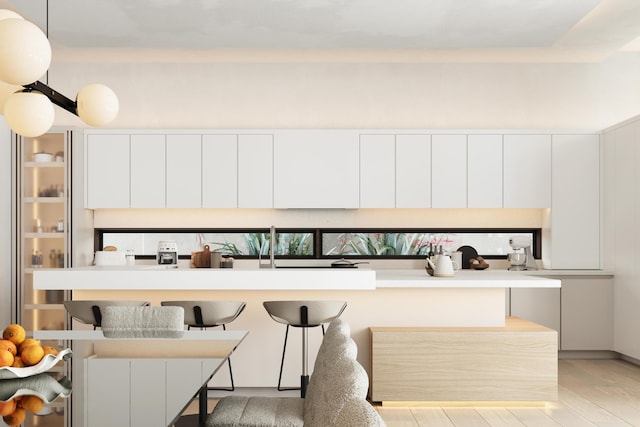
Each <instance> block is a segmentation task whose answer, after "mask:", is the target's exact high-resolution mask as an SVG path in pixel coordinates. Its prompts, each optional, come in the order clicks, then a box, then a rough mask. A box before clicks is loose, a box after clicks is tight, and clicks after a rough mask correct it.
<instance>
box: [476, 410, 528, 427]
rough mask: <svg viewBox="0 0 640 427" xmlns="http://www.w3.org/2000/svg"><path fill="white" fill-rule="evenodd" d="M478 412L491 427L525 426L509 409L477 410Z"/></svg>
mask: <svg viewBox="0 0 640 427" xmlns="http://www.w3.org/2000/svg"><path fill="white" fill-rule="evenodd" d="M476 411H477V412H478V413H479V414H480V416H482V418H484V419H485V421H486V422H487V423H488V424H489V425H490V426H491V427H518V426H524V424H523V423H521V422H520V421H519V420H518V418H516V416H515V415H513V414H512V413H511V412H509V410H508V409H507V408H493V407H486V408H476Z"/></svg>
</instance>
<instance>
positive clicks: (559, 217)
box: [545, 135, 600, 269]
mask: <svg viewBox="0 0 640 427" xmlns="http://www.w3.org/2000/svg"><path fill="white" fill-rule="evenodd" d="M552 144H553V145H552V147H553V157H552V158H553V168H552V171H553V173H552V177H553V196H552V203H551V235H550V237H551V253H550V256H551V265H550V266H549V265H545V267H547V268H554V269H599V268H600V137H599V135H553V142H552ZM577 248H579V250H576V249H577Z"/></svg>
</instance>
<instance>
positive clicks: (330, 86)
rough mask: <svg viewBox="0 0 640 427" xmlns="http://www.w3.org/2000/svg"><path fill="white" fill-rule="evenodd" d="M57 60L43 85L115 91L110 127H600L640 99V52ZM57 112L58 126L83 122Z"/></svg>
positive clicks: (625, 114) (638, 106)
mask: <svg viewBox="0 0 640 427" xmlns="http://www.w3.org/2000/svg"><path fill="white" fill-rule="evenodd" d="M142 56H144V55H142ZM53 58H54V64H53V65H52V67H51V69H50V72H49V82H50V84H51V86H52V87H54V88H55V89H57V90H58V91H60V92H62V93H64V94H66V95H67V96H69V97H74V96H75V93H77V91H78V89H80V87H81V86H83V85H84V84H87V83H93V82H102V83H104V84H107V85H109V86H110V87H112V88H113V89H114V90H115V92H116V93H117V94H118V96H119V98H120V105H121V109H120V115H119V117H118V118H117V119H116V120H115V121H114V122H113V123H112V124H111V125H110V126H111V127H114V128H127V127H132V128H421V129H425V128H444V129H447V128H451V129H460V128H462V129H464V128H471V129H473V128H475V129H487V128H488V129H505V128H507V129H508V128H512V129H596V130H599V129H603V128H605V127H607V126H611V125H613V124H615V123H618V122H620V121H622V120H624V119H627V118H629V117H632V116H634V115H636V114H640V99H639V98H638V97H634V96H629V94H633V93H639V92H640V78H639V76H640V54H638V53H621V54H617V55H614V56H613V57H611V58H609V59H607V60H606V61H604V62H603V63H595V64H594V63H566V64H518V63H504V64H456V63H451V64H434V63H412V64H397V63H386V64H382V63H381V64H354V63H295V62H291V63H241V62H237V63H215V62H208V63H205V62H202V63H146V62H144V61H145V60H144V57H142V58H138V62H117V63H112V62H109V61H110V59H109V57H108V56H105V57H102V58H101V61H104V62H93V63H77V62H73V63H72V62H55V61H56V53H55V51H54V53H53ZM206 60H210V59H207V58H205V59H203V61H206ZM240 60H242V57H241V55H240ZM292 60H293V58H292ZM56 115H57V117H56V123H57V124H61V125H69V124H75V125H82V124H81V122H79V120H77V119H76V118H74V117H73V116H71V115H70V114H66V113H64V112H62V111H59V112H57V114H56Z"/></svg>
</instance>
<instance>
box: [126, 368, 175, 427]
mask: <svg viewBox="0 0 640 427" xmlns="http://www.w3.org/2000/svg"><path fill="white" fill-rule="evenodd" d="M165 364H166V362H165V360H164V359H131V401H130V408H131V425H132V426H166V425H167V424H169V423H170V422H171V420H168V419H167V414H166V413H164V412H163V411H159V410H158V408H162V407H164V406H165V402H166V399H167V379H166V369H165Z"/></svg>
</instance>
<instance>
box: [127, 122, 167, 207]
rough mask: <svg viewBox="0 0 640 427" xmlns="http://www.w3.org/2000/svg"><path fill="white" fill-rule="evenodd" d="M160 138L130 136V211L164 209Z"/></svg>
mask: <svg viewBox="0 0 640 427" xmlns="http://www.w3.org/2000/svg"><path fill="white" fill-rule="evenodd" d="M165 162H166V150H165V136H164V135H137V134H134V135H131V205H130V206H131V207H132V208H164V207H165V206H166V203H167V200H166V192H165V180H166V164H165Z"/></svg>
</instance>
